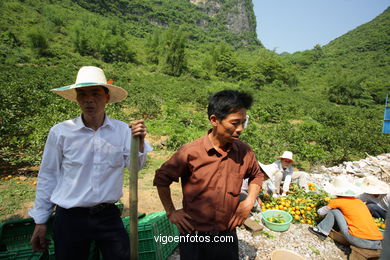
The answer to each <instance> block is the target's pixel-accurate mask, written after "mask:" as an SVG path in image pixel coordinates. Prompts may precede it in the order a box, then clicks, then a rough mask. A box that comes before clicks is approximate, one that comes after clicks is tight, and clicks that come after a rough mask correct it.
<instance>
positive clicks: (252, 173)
mask: <svg viewBox="0 0 390 260" xmlns="http://www.w3.org/2000/svg"><path fill="white" fill-rule="evenodd" d="M179 177H181V184H182V190H183V209H184V211H185V212H186V213H187V214H189V215H190V216H191V217H192V221H191V224H192V225H193V226H194V227H195V230H198V231H212V230H218V231H222V230H227V229H228V224H229V221H230V219H231V218H232V216H233V214H234V212H235V211H236V209H237V206H238V203H239V197H240V190H241V185H242V181H243V179H244V178H249V182H250V183H255V184H257V185H259V186H260V187H261V184H262V182H263V178H264V174H263V172H262V170H261V168H260V167H259V164H258V162H257V160H256V158H255V154H254V153H253V151H252V149H251V148H250V147H249V146H248V145H247V144H245V143H243V142H241V141H239V140H237V141H234V142H233V143H232V144H231V146H230V148H229V150H228V151H227V152H224V153H223V154H221V153H219V152H217V151H216V150H215V149H214V147H213V145H212V143H211V141H210V139H209V138H208V135H207V134H206V135H205V136H204V137H202V138H199V139H197V140H195V141H193V142H191V143H188V144H185V145H184V146H182V147H181V148H180V149H179V150H178V151H177V152H176V153H175V154H174V155H173V156H172V157H171V158H170V159H169V160H168V161H167V162H165V163H164V164H163V165H162V166H161V167H160V169H158V170H157V171H156V175H155V177H154V181H153V184H154V185H155V186H165V187H167V186H169V185H170V184H171V183H172V182H173V181H175V182H178V181H179Z"/></svg>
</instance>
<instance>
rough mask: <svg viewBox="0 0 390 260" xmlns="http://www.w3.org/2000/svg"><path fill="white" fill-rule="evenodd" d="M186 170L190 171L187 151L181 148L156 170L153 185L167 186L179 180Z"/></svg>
mask: <svg viewBox="0 0 390 260" xmlns="http://www.w3.org/2000/svg"><path fill="white" fill-rule="evenodd" d="M186 172H188V164H187V153H186V151H185V149H184V148H181V149H180V150H179V151H177V152H176V153H175V154H173V155H172V157H171V158H170V159H169V160H168V161H166V162H165V163H164V164H163V165H162V166H161V167H160V168H159V169H157V170H156V174H155V176H154V180H153V185H154V186H163V187H167V186H169V185H171V183H172V182H178V181H179V178H180V177H181V176H183V175H184V174H185V173H186Z"/></svg>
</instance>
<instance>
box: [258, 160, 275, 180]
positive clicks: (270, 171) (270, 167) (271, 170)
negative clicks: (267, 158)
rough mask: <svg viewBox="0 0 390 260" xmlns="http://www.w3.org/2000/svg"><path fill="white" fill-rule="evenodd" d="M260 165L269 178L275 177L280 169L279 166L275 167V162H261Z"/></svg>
mask: <svg viewBox="0 0 390 260" xmlns="http://www.w3.org/2000/svg"><path fill="white" fill-rule="evenodd" d="M259 165H260V167H261V169H262V170H263V171H264V172H265V174H267V176H268V178H270V179H271V180H272V179H273V177H274V174H275V173H276V172H277V171H278V168H277V167H275V164H272V163H271V164H262V163H261V162H259Z"/></svg>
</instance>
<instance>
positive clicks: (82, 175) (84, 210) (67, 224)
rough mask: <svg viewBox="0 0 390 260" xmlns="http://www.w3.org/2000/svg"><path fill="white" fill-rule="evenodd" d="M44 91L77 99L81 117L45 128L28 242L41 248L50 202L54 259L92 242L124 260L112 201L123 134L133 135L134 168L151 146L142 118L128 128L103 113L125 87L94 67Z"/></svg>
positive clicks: (78, 253) (126, 138) (77, 255)
mask: <svg viewBox="0 0 390 260" xmlns="http://www.w3.org/2000/svg"><path fill="white" fill-rule="evenodd" d="M52 91H53V92H54V93H56V94H58V95H60V96H62V97H64V98H66V99H68V100H71V101H75V102H77V103H78V105H79V107H80V109H81V116H79V117H77V118H74V119H71V120H67V121H64V122H62V123H59V124H57V125H55V126H54V127H52V128H51V129H50V132H49V135H48V138H47V141H46V145H45V149H44V153H43V158H42V163H41V167H40V171H39V174H38V184H37V189H36V199H35V203H34V207H33V208H32V209H30V210H29V214H30V216H31V217H32V218H33V219H34V221H35V223H36V226H35V230H34V233H33V235H32V238H31V243H32V247H33V249H34V250H36V251H44V250H46V248H47V247H48V242H47V240H46V239H45V235H46V233H47V226H46V222H47V221H48V219H49V217H50V216H51V215H52V212H53V208H54V207H55V206H56V210H55V212H56V214H55V221H54V227H53V229H54V241H55V255H56V259H64V260H69V259H87V258H88V254H89V248H90V244H91V242H92V241H95V242H96V245H97V246H98V248H99V249H100V251H101V253H102V254H103V257H104V259H129V257H130V248H129V247H130V245H129V237H128V234H127V232H126V230H125V229H124V227H123V224H122V220H121V218H120V214H119V209H118V208H117V207H116V206H115V204H114V203H115V202H117V201H118V200H119V199H120V197H121V196H122V183H123V170H124V167H125V166H126V167H129V157H130V156H129V155H130V142H131V136H132V135H133V136H139V137H140V149H139V163H140V167H142V166H143V164H144V163H145V161H146V154H147V152H148V151H150V150H151V147H150V146H149V145H148V144H147V143H146V142H144V139H145V135H146V127H145V125H144V122H143V120H138V121H135V122H134V123H133V124H131V125H130V127H129V125H128V124H126V123H124V122H121V121H118V120H115V119H112V118H109V117H108V116H107V115H106V113H105V107H106V104H109V103H115V102H120V101H122V100H123V99H125V98H126V96H127V92H126V90H124V89H122V88H120V87H117V86H114V85H112V84H108V83H107V80H106V77H105V75H104V72H103V70H101V69H100V68H97V67H92V66H86V67H82V68H81V69H80V70H79V72H78V74H77V79H76V83H75V84H73V85H70V86H66V87H62V88H57V89H53V90H52Z"/></svg>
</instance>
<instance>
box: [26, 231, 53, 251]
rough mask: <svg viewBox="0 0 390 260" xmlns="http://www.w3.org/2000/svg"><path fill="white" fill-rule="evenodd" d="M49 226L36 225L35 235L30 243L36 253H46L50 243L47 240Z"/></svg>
mask: <svg viewBox="0 0 390 260" xmlns="http://www.w3.org/2000/svg"><path fill="white" fill-rule="evenodd" d="M46 233H47V226H46V224H36V225H35V229H34V233H33V234H32V237H31V240H30V243H31V245H32V249H33V250H34V251H38V252H43V251H45V250H46V249H47V248H48V246H49V244H50V241H49V240H48V239H46V237H45V236H46Z"/></svg>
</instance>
